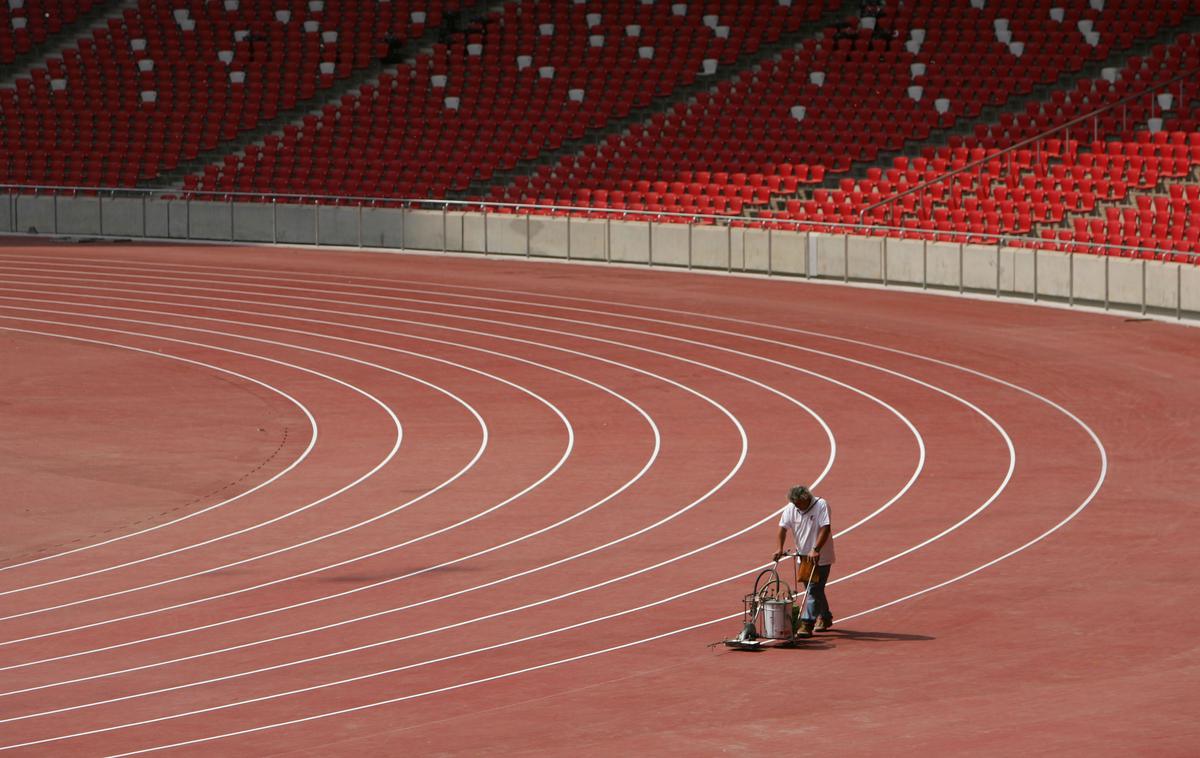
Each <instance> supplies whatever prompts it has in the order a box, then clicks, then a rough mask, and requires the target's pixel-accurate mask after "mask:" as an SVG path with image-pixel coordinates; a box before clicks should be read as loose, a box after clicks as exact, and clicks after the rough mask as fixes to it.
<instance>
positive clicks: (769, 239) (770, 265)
mask: <svg viewBox="0 0 1200 758" xmlns="http://www.w3.org/2000/svg"><path fill="white" fill-rule="evenodd" d="M772 231H773V229H772V228H771V227H769V226H768V227H767V276H772V275H774V273H775V262H774V261H773V260H772V257H773V255H774V252H775V251H774V250H773V249H772V243H773V242H774V240H773V239H772V237H771V232H772Z"/></svg>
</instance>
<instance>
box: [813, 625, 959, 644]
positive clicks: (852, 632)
mask: <svg viewBox="0 0 1200 758" xmlns="http://www.w3.org/2000/svg"><path fill="white" fill-rule="evenodd" d="M813 639H826V640H830V641H840V640H846V641H850V642H929V641H931V640H935V639H937V638H936V637H928V636H926V635H924V634H899V633H897V632H872V631H860V630H857V629H838V628H836V627H835V628H833V629H830V630H828V631H824V632H818V633H817V634H816V635H815V636H814V637H813Z"/></svg>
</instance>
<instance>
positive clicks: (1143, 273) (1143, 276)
mask: <svg viewBox="0 0 1200 758" xmlns="http://www.w3.org/2000/svg"><path fill="white" fill-rule="evenodd" d="M1142 315H1143V316H1145V315H1146V259H1145V258H1142Z"/></svg>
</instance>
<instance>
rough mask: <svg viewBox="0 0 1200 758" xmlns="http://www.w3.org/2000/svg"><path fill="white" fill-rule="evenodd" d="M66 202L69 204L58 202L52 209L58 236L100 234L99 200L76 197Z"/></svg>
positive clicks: (102, 225)
mask: <svg viewBox="0 0 1200 758" xmlns="http://www.w3.org/2000/svg"><path fill="white" fill-rule="evenodd" d="M66 200H68V201H70V202H61V201H59V202H58V203H57V207H55V208H54V215H55V219H54V225H55V231H56V232H57V233H58V234H71V235H80V236H91V235H98V234H101V233H102V232H101V229H103V228H104V223H103V221H102V220H101V218H100V211H101V207H100V203H101V200H100V198H98V197H77V198H66ZM105 210H107V209H105ZM110 233H111V234H115V233H116V232H110Z"/></svg>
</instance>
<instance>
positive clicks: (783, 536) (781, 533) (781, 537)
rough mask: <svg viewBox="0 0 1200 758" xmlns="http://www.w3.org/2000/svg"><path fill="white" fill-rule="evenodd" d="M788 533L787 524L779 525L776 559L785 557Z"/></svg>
mask: <svg viewBox="0 0 1200 758" xmlns="http://www.w3.org/2000/svg"><path fill="white" fill-rule="evenodd" d="M787 533H788V530H787V527H786V526H781V527H779V549H778V550H776V551H775V560H779V559H780V558H782V557H783V552H784V551H783V541H784V540H785V539H787Z"/></svg>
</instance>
